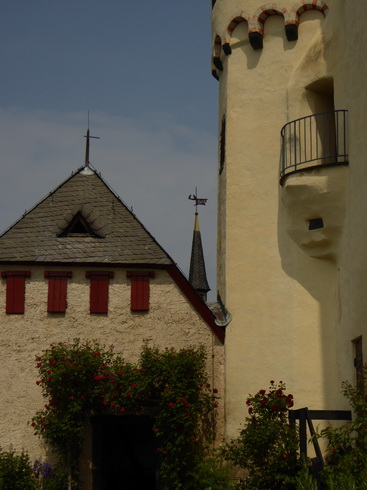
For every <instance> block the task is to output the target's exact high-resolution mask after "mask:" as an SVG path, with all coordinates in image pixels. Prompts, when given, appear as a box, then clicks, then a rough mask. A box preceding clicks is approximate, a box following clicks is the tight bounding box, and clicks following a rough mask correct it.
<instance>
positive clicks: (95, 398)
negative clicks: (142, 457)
mask: <svg viewBox="0 0 367 490" xmlns="http://www.w3.org/2000/svg"><path fill="white" fill-rule="evenodd" d="M205 364H206V354H205V351H204V349H203V348H189V349H184V350H179V351H176V350H174V349H166V350H164V351H163V352H160V351H158V349H154V348H149V347H147V346H144V347H143V349H142V352H141V356H140V359H139V361H138V363H136V364H132V363H128V362H126V361H124V359H123V358H122V357H121V356H118V355H117V354H115V353H114V352H113V351H112V350H111V349H109V350H104V349H103V348H102V347H101V346H100V345H98V344H96V343H84V344H82V343H80V341H79V340H76V341H75V342H74V344H73V345H66V344H57V345H53V346H51V348H50V349H47V350H46V351H44V352H43V353H42V355H40V356H37V358H36V367H37V369H38V371H39V373H40V378H39V380H37V384H38V385H39V386H40V387H41V388H42V392H43V396H44V397H45V398H46V399H47V403H46V405H45V408H44V409H43V410H40V411H39V412H37V413H36V415H35V416H34V417H33V419H32V426H33V427H34V429H35V432H36V434H38V435H40V436H41V437H42V438H43V439H44V440H45V441H46V442H47V443H49V444H51V445H52V446H53V448H54V449H55V450H56V452H57V453H58V455H59V457H60V458H61V461H62V462H63V463H64V465H65V468H66V470H67V471H68V473H69V475H70V478H71V480H72V481H73V482H74V484H75V486H76V485H77V481H78V460H79V454H80V451H81V447H82V442H83V441H82V433H83V429H84V427H85V424H86V421H87V420H88V417H89V416H90V415H91V413H92V412H93V413H94V414H96V413H100V414H103V413H108V414H116V415H123V414H124V413H125V412H129V413H134V412H135V413H149V414H154V420H155V424H154V428H153V430H154V434H155V436H156V441H157V452H158V454H159V456H160V460H161V463H160V479H161V485H162V488H167V489H171V488H175V489H179V488H185V489H189V488H195V484H194V480H195V473H196V472H195V468H196V467H198V465H199V464H200V461H201V459H202V457H203V450H204V447H206V445H207V444H208V443H209V441H210V439H211V438H212V436H213V434H214V432H213V431H214V422H215V413H214V412H215V407H216V406H217V405H218V395H217V392H218V390H217V389H216V388H214V389H213V388H212V387H211V386H210V384H209V383H208V379H207V375H206V373H205ZM190 475H191V476H190ZM190 485H191V486H190Z"/></svg>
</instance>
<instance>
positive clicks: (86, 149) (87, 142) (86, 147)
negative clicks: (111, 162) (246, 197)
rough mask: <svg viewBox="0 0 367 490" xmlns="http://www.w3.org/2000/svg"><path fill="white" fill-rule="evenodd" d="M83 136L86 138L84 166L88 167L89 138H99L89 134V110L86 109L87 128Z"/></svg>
mask: <svg viewBox="0 0 367 490" xmlns="http://www.w3.org/2000/svg"><path fill="white" fill-rule="evenodd" d="M84 138H87V141H86V145H85V159H84V167H88V165H89V164H90V161H89V140H90V138H94V139H97V140H99V139H100V137H99V136H91V135H90V131H89V111H88V129H87V134H86V135H84Z"/></svg>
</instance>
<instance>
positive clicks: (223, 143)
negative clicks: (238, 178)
mask: <svg viewBox="0 0 367 490" xmlns="http://www.w3.org/2000/svg"><path fill="white" fill-rule="evenodd" d="M225 160H226V118H225V117H223V119H222V126H221V128H220V147H219V175H220V174H221V173H222V172H223V169H224V163H225Z"/></svg>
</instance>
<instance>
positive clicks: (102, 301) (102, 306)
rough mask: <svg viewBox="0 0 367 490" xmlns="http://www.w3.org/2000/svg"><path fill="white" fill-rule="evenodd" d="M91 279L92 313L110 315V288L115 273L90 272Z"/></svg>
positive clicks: (87, 275) (88, 273)
mask: <svg viewBox="0 0 367 490" xmlns="http://www.w3.org/2000/svg"><path fill="white" fill-rule="evenodd" d="M86 277H89V278H90V307H89V308H90V312H91V313H108V286H109V278H110V277H113V272H103V271H89V272H87V273H86Z"/></svg>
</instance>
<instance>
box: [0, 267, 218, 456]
mask: <svg viewBox="0 0 367 490" xmlns="http://www.w3.org/2000/svg"><path fill="white" fill-rule="evenodd" d="M97 269H98V268H96V267H75V266H74V267H65V268H58V267H48V266H46V267H45V266H30V267H28V266H24V265H22V266H17V267H15V266H3V267H2V270H6V271H10V270H29V271H31V277H30V278H29V279H27V280H26V296H25V313H24V315H7V314H6V313H5V297H6V296H5V295H6V280H5V279H2V280H1V282H0V325H1V338H2V341H1V349H0V355H1V362H2V366H3V381H2V383H1V387H0V391H1V393H0V400H1V404H0V407H1V414H2V416H1V419H0V446H1V447H2V448H3V449H7V448H9V447H10V445H12V446H13V447H14V448H15V449H16V450H21V449H22V448H24V449H26V450H27V451H28V452H29V453H30V456H31V458H41V459H43V460H45V458H46V457H47V456H46V452H45V448H43V447H42V444H41V441H40V440H39V439H38V438H37V437H36V436H34V430H33V428H32V427H31V426H30V422H31V418H32V416H33V415H34V413H35V412H36V410H38V409H40V408H42V406H43V405H44V404H45V400H44V399H43V398H42V396H41V389H40V387H38V386H37V385H36V380H37V379H38V378H37V376H38V372H37V370H36V367H35V356H36V355H37V354H41V353H42V350H43V349H46V348H48V347H49V346H50V344H51V343H57V342H73V340H74V339H75V338H80V339H81V340H82V341H84V340H96V341H98V342H99V343H101V344H102V345H105V346H106V347H109V346H111V345H113V346H114V350H115V352H116V353H118V354H120V355H122V356H123V357H124V358H125V359H126V360H127V361H129V362H135V361H137V359H138V357H139V353H140V350H141V347H142V344H143V342H145V341H147V342H148V343H149V344H150V345H152V346H157V347H159V348H160V349H164V348H165V347H168V348H171V347H173V348H175V349H180V348H184V347H188V346H199V345H204V346H205V348H206V350H207V354H208V365H207V372H208V376H209V379H210V380H211V384H212V385H213V387H216V388H217V389H218V390H219V392H220V393H222V394H223V391H224V387H223V370H224V361H223V345H222V344H221V343H220V342H219V340H218V339H217V337H216V336H215V335H214V334H213V333H212V331H211V329H210V328H209V327H208V325H207V324H206V323H205V322H204V321H203V320H202V318H201V317H200V316H199V314H198V313H197V311H196V310H194V308H193V307H192V306H191V304H190V303H189V302H188V301H187V299H186V298H185V297H184V295H183V294H182V292H181V291H180V290H179V288H178V287H177V286H176V284H175V283H174V282H173V281H172V279H171V278H170V276H169V275H168V273H167V272H166V271H164V270H155V277H154V278H151V279H150V310H149V312H143V313H142V312H131V311H130V279H127V278H126V269H124V268H113V267H112V268H108V267H103V268H100V270H112V271H114V278H113V279H110V285H109V313H108V315H103V314H90V313H89V292H90V291H89V279H86V277H85V272H86V271H87V270H97ZM45 270H47V271H49V270H68V271H72V273H73V277H72V278H71V279H69V280H68V289H67V310H66V313H65V314H61V313H47V293H48V282H47V279H45V278H44V271H45ZM129 270H132V269H129ZM218 429H219V431H218V434H220V433H221V432H222V430H223V403H221V406H220V407H219V426H218Z"/></svg>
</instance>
